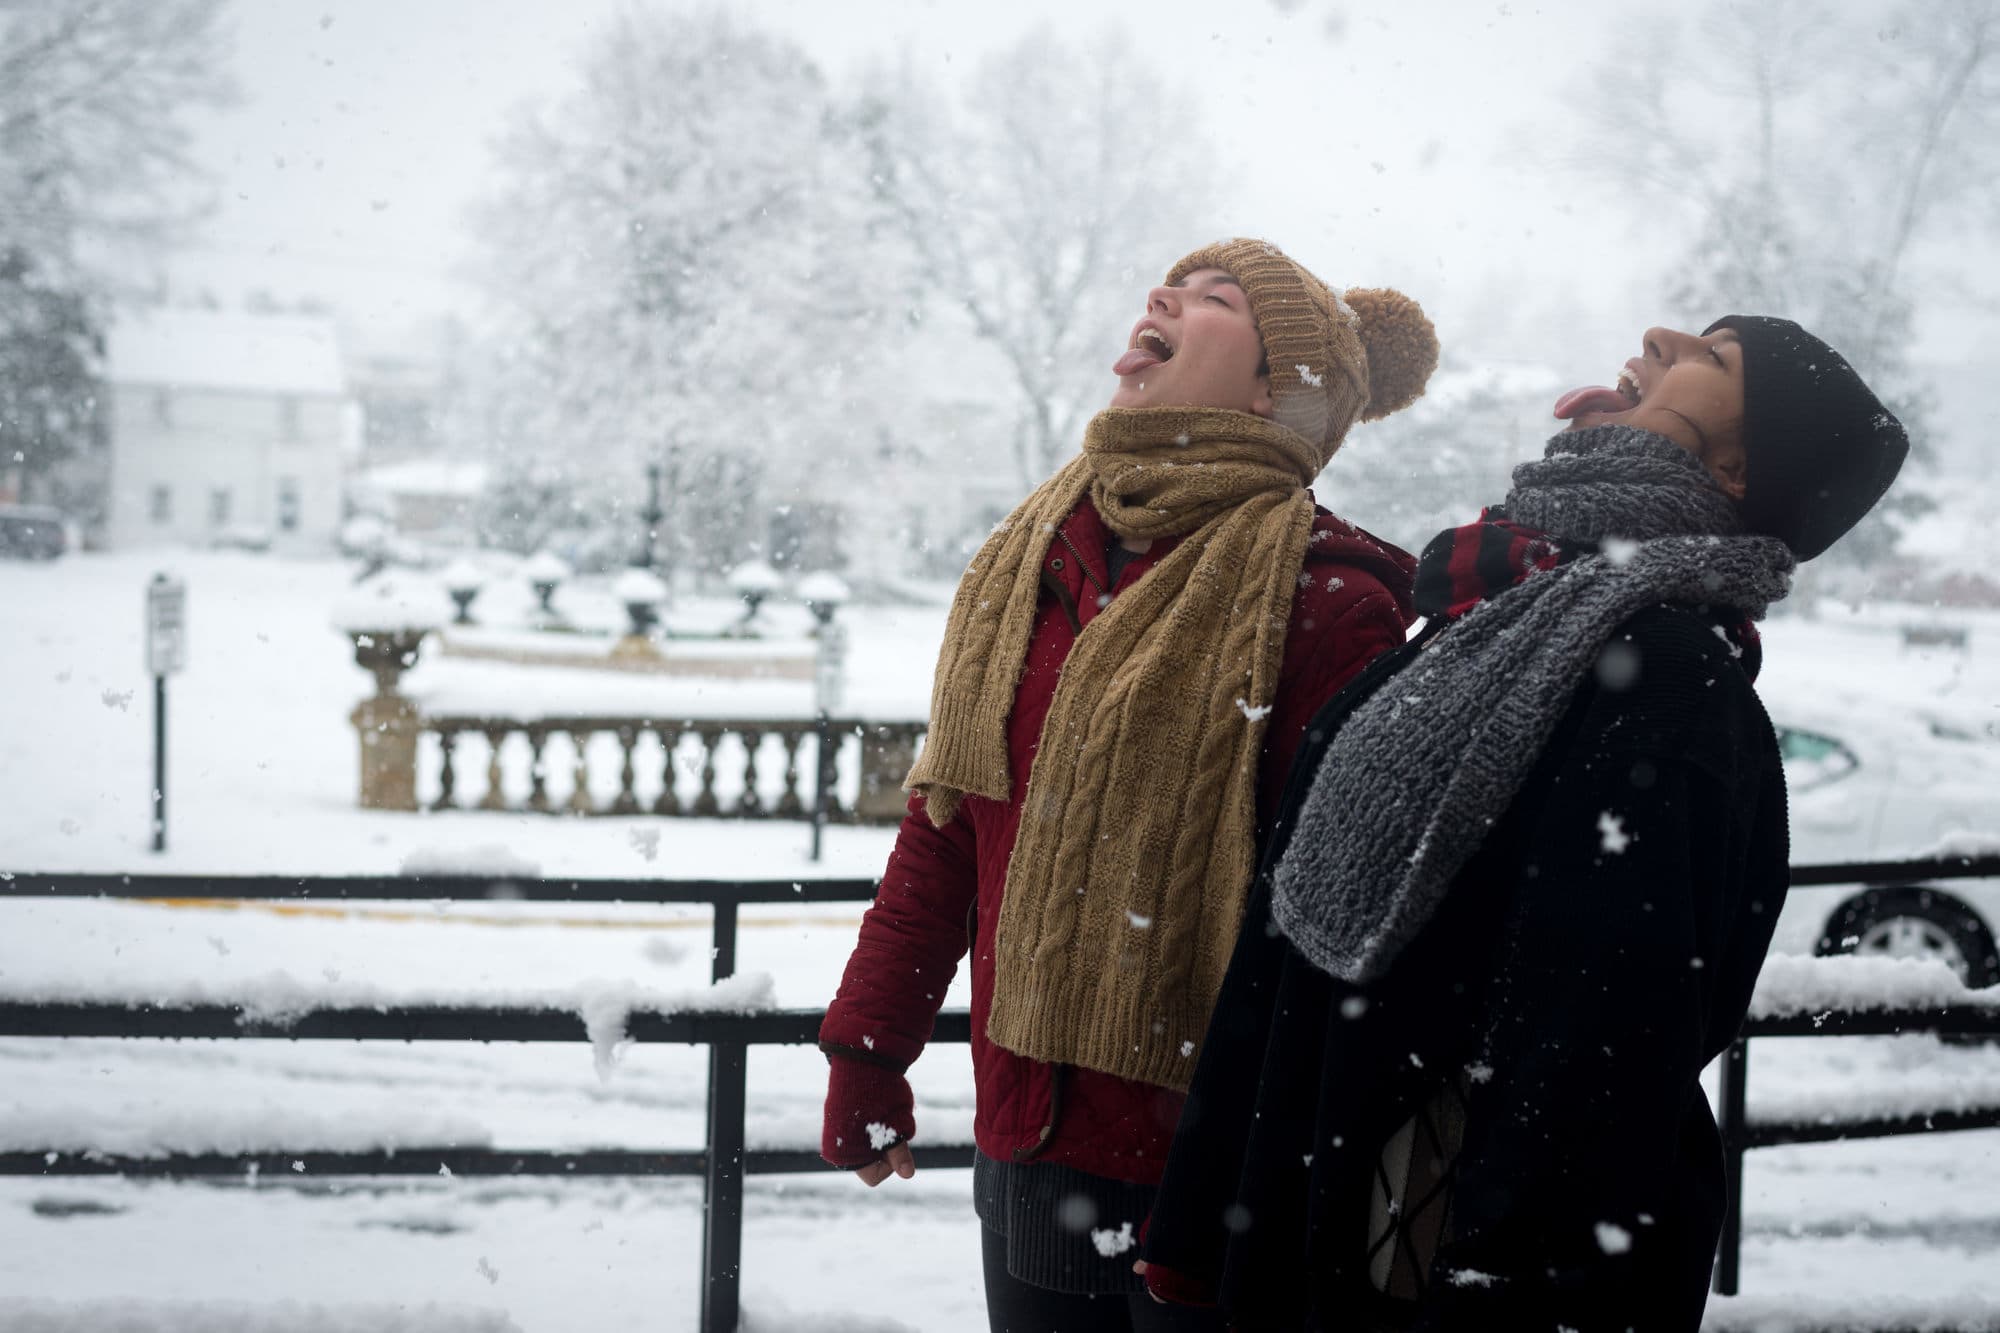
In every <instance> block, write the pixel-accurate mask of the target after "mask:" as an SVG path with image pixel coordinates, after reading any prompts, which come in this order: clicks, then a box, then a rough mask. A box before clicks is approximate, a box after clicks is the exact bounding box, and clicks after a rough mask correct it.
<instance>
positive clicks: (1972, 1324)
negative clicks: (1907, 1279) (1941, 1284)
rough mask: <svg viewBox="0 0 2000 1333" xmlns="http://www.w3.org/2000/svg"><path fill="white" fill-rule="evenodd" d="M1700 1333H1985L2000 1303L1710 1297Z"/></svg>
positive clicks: (1999, 1319) (1996, 1321) (1998, 1318)
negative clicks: (1871, 1332) (1889, 1332)
mask: <svg viewBox="0 0 2000 1333" xmlns="http://www.w3.org/2000/svg"><path fill="white" fill-rule="evenodd" d="M1701 1327H1702V1333H1857V1331H1858V1330H1862V1329H1897V1330H1908V1333H1985V1330H1988V1329H1992V1328H1996V1327H2000V1302H1995V1301H1994V1300H1993V1298H1991V1297H1979V1296H1975V1295H1970V1294H1968V1295H1963V1296H1940V1297H1932V1298H1929V1299H1922V1298H1916V1297H1907V1296H1904V1297H1876V1296H1834V1297H1828V1296H1808V1295H1801V1294H1785V1295H1779V1294H1758V1295H1751V1296H1711V1297H1709V1299H1708V1312H1707V1314H1706V1315H1704V1316H1703V1318H1702V1321H1701Z"/></svg>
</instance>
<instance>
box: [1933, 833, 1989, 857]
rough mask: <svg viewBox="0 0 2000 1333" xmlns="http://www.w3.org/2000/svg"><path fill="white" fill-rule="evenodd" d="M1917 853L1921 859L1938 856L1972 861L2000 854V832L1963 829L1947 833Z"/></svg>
mask: <svg viewBox="0 0 2000 1333" xmlns="http://www.w3.org/2000/svg"><path fill="white" fill-rule="evenodd" d="M1916 855H1917V858H1918V859H1920V860H1921V859H1923V858H1926V857H1936V858H1937V859H1938V860H1940V861H1957V860H1961V859H1963V860H1968V861H1970V860H1975V859H1977V858H1979V857H1982V856H2000V833H1969V832H1965V831H1963V830H1961V831H1959V832H1956V833H1947V834H1945V835H1944V836H1943V837H1942V838H1939V839H1938V840H1937V841H1936V842H1934V843H1932V844H1931V845H1930V846H1929V847H1926V848H1924V850H1923V851H1921V852H1918V853H1917V854H1916Z"/></svg>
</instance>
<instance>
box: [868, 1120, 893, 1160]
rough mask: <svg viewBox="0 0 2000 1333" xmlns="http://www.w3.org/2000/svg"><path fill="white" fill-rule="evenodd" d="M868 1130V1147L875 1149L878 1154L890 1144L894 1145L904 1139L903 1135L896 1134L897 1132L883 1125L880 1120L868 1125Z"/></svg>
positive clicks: (870, 1122)
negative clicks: (898, 1140)
mask: <svg viewBox="0 0 2000 1333" xmlns="http://www.w3.org/2000/svg"><path fill="white" fill-rule="evenodd" d="M867 1130H868V1146H869V1147H871V1148H873V1149H874V1150H875V1151H876V1152H881V1151H882V1150H883V1149H884V1148H886V1147H888V1146H889V1145H890V1144H892V1143H894V1142H895V1141H896V1140H897V1139H899V1138H901V1137H902V1135H900V1134H898V1133H896V1131H895V1130H893V1129H891V1128H889V1127H888V1126H887V1125H885V1124H883V1123H882V1122H881V1121H879V1120H871V1121H869V1122H868V1125H867Z"/></svg>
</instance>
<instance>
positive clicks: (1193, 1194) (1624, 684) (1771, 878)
mask: <svg viewBox="0 0 2000 1333" xmlns="http://www.w3.org/2000/svg"><path fill="white" fill-rule="evenodd" d="M1643 343H1644V353H1643V355H1641V356H1639V357H1635V358H1634V359H1633V360H1631V361H1630V362H1628V363H1627V364H1626V367H1625V369H1624V370H1623V371H1622V372H1621V374H1620V382H1619V384H1618V386H1617V387H1615V388H1599V389H1583V390H1578V391H1576V392H1574V393H1571V394H1567V395H1564V397H1563V398H1562V399H1561V400H1560V401H1559V402H1558V403H1557V404H1556V415H1557V416H1558V417H1561V418H1567V419H1568V421H1569V427H1568V428H1567V429H1566V430H1564V431H1563V432H1562V433H1560V434H1558V435H1556V436H1555V438H1554V439H1552V440H1551V441H1550V442H1549V445H1548V448H1547V450H1546V452H1545V454H1544V456H1543V458H1542V459H1541V460H1539V461H1537V462H1531V463H1527V464H1524V465H1522V466H1521V467H1519V468H1517V469H1516V470H1515V473H1514V486H1513V489H1512V490H1511V491H1510V492H1509V493H1508V495H1507V497H1506V500H1505V501H1504V502H1503V503H1502V504H1501V505H1500V506H1498V507H1495V508H1490V509H1488V510H1486V511H1485V512H1484V513H1483V514H1482V515H1481V517H1480V519H1479V521H1478V522H1475V523H1472V524H1469V525H1467V526H1465V527H1462V528H1458V529H1454V530H1450V531H1447V532H1444V533H1441V534H1440V535H1439V536H1438V537H1437V538H1436V539H1435V540H1434V541H1432V542H1431V544H1430V545H1429V547H1428V548H1427V549H1426V550H1425V552H1424V554H1423V556H1422V559H1421V561H1420V564H1419V571H1418V578H1417V590H1416V597H1417V604H1418V610H1419V611H1420V612H1421V613H1422V614H1423V615H1425V616H1426V617H1427V618H1428V620H1427V624H1426V626H1425V629H1424V631H1423V632H1422V633H1421V634H1420V635H1418V636H1417V637H1416V638H1415V639H1413V640H1412V641H1411V643H1409V644H1408V645H1406V646H1405V647H1404V648H1402V649H1400V650H1398V651H1397V652H1396V653H1392V654H1389V655H1387V656H1385V657H1383V658H1381V659H1378V661H1377V662H1376V663H1375V664H1374V665H1373V666H1371V667H1370V669H1369V670H1368V671H1367V672H1364V673H1363V675H1362V676H1361V677H1360V678H1358V679H1357V680H1356V682H1355V683H1354V684H1352V685H1350V686H1349V687H1348V688H1347V689H1346V690H1344V691H1343V692H1342V694H1341V695H1340V696H1339V697H1338V698H1336V699H1335V700H1334V701H1333V702H1332V703H1330V704H1329V705H1328V706H1327V708H1326V709H1324V710H1322V711H1321V713H1320V714H1319V715H1318V716H1317V717H1316V718H1315V719H1314V721H1313V723H1312V725H1311V727H1310V728H1309V730H1308V734H1307V741H1306V744H1305V745H1304V746H1303V747H1302V748H1301V750H1300V752H1299V756H1298V758H1297V761H1296V763H1295V766H1294V768H1293V770H1292V774H1291V777H1290V779H1289V781H1288V784H1287V789H1286V793H1285V796H1284V798H1283V801H1282V803H1281V807H1280V812H1279V814H1278V816H1277V819H1276V822H1275V826H1274V830H1273V834H1272V836H1271V838H1270V840H1269V841H1268V842H1267V844H1266V855H1265V858H1264V860H1263V861H1262V863H1261V866H1260V871H1259V874H1258V877H1257V881H1256V884H1255V887H1254V889H1253V893H1252V897H1251V901H1250V903H1249V906H1248V908H1247V914H1246V918H1245V923H1244V928H1243V931H1242V933H1241V935H1240V936H1239V940H1238V944H1237V950H1236V953H1235V956H1234V957H1233V958H1232V960H1231V964H1230V969H1229V972H1228V974H1227V976H1226V978H1225V981H1224V983H1223V989H1222V992H1221V995H1220V997H1219V999H1218V1001H1217V1004H1216V1008H1215V1011H1214V1018H1213V1020H1212V1024H1211V1027H1210V1030H1209V1034H1208V1039H1207V1042H1206V1044H1205V1046H1204V1048H1203V1055H1202V1061H1201V1065H1200V1068H1199V1069H1198V1070H1197V1071H1196V1074H1195V1079H1194V1083H1193V1085H1192V1087H1191V1089H1190V1092H1189V1095H1188V1101H1187V1105H1186V1107H1185V1109H1184V1111H1183V1115H1182V1119H1181V1122H1180V1126H1179V1129H1178V1132H1177V1135H1176V1139H1175V1143H1174V1147H1173V1149H1172V1151H1171V1153H1170V1156H1169V1160H1168V1164H1167V1169H1166V1172H1165V1175H1164V1179H1163V1183H1162V1186H1161V1192H1160V1196H1159V1199H1158V1202H1157V1204H1156V1206H1155V1208H1154V1211H1153V1214H1152V1217H1151V1220H1150V1224H1149V1233H1148V1238H1147V1243H1146V1247H1145V1260H1144V1262H1143V1264H1142V1265H1141V1267H1142V1269H1143V1271H1144V1272H1145V1274H1146V1277H1147V1282H1148V1286H1149V1287H1150V1289H1151V1290H1152V1291H1153V1292H1154V1294H1155V1295H1156V1296H1160V1297H1163V1298H1170V1299H1175V1300H1180V1301H1186V1302H1190V1303H1219V1304H1220V1305H1221V1306H1222V1307H1223V1310H1224V1312H1225V1313H1226V1314H1227V1316H1228V1317H1229V1319H1230V1321H1231V1324H1232V1327H1234V1328H1236V1329H1239V1330H1245V1331H1255V1330H1266V1329H1285V1330H1303V1329H1378V1328H1381V1329H1390V1328H1395V1329H1401V1328H1419V1329H1426V1330H1467V1331H1468V1333H1469V1331H1471V1330H1479V1331H1480V1333H1484V1331H1485V1330H1492V1329H1508V1330H1524V1331H1525V1330H1554V1329H1557V1328H1567V1329H1574V1330H1578V1331H1579V1333H1595V1331H1596V1330H1660V1331H1662V1333H1667V1331H1675V1333H1678V1331H1681V1330H1685V1331H1686V1333H1693V1330H1695V1329H1696V1328H1697V1327H1698V1326H1699V1324H1700V1321H1701V1315H1702V1310H1703V1307H1704V1304H1705V1301H1706V1296H1707V1288H1708V1278H1709V1272H1710V1265H1711V1261H1712V1258H1713V1256H1714V1253H1715V1246H1716V1241H1717V1238H1718V1235H1719V1233H1720V1226H1721V1218H1722V1212H1723V1189H1724V1182H1723V1170H1722V1156H1721V1147H1720V1140H1719V1137H1718V1135H1717V1132H1716V1127H1715V1121H1714V1118H1713V1116H1712V1115H1711V1113H1710V1111H1709V1107H1708V1104H1707V1101H1706V1099H1705V1097H1704V1095H1703V1093H1702V1090H1701V1087H1700V1084H1699V1081H1698V1080H1699V1076H1700V1073H1701V1071H1702V1069H1703V1068H1704V1067H1705V1066H1706V1065H1707V1064H1708V1063H1709V1062H1710V1061H1711V1060H1713V1059H1715V1058H1716V1057H1717V1056H1718V1055H1719V1054H1720V1053H1721V1052H1722V1051H1723V1050H1724V1049H1725V1048H1726V1047H1727V1046H1728V1045H1729V1043H1730V1042H1731V1041H1732V1040H1733V1039H1734V1037H1735V1036H1736V1033H1737V1031H1738V1030H1739V1028H1740V1026H1741V1024H1742V1021H1743V1018H1744V1014H1745V1012H1746V1011H1747V1008H1748V1006H1749V1002H1750V995H1751V989H1752V985H1753V983H1754V982H1755V980H1756V976H1757V972H1758V969H1759V967H1760V966H1761V964H1762V962H1763V958H1764V953H1765V950H1766V948H1767V946H1768V944H1769V942H1770V937H1771V931H1772V927H1773V925H1774V924H1775V923H1776V921H1777V918H1778V912H1779V909H1780V908H1781V907H1782V906H1783V903H1784V898H1785V893H1786V888H1787V863H1788V834H1787V825H1786V809H1785V786H1784V775H1783V770H1782V768H1781V766H1780V762H1779V754H1778V748H1777V741H1776V738H1775V735H1774V733H1773V731H1772V727H1771V723H1770V721H1769V719H1768V718H1767V717H1766V715H1765V712H1764V709H1763V706H1762V704H1761V703H1760V702H1759V701H1758V698H1757V695H1756V692H1755V690H1754V689H1753V687H1752V682H1753V680H1754V679H1755V677H1756V672H1757V666H1758V662H1759V658H1760V648H1759V643H1758V639H1757V635H1756V631H1755V628H1754V622H1755V621H1756V620H1757V619H1758V618H1760V617H1761V616H1762V615H1763V614H1764V611H1765V608H1766V607H1767V606H1768V605H1769V604H1770V603H1771V602H1773V601H1776V600H1777V599H1778V598H1780V597H1783V596H1784V595H1785V592H1786V589H1787V586H1788V582H1789V578H1790V575H1791V571H1792V569H1793V566H1794V564H1795V562H1796V561H1798V560H1807V559H1811V558H1813V557H1814V556H1817V555H1819V554H1820V553H1821V552H1823V551H1824V550H1826V548H1827V547H1829V546H1830V545H1832V544H1833V542H1834V541H1836V540H1837V539H1838V538H1839V537H1840V536H1841V535H1842V534H1843V533H1845V532H1846V531H1847V530H1848V529H1849V528H1851V527H1852V526H1853V525H1854V524H1855V523H1857V522H1858V521H1859V520H1860V519H1861V518H1862V517H1863V516H1864V515H1866V514H1867V513H1868V511H1869V510H1870V509H1871V508H1872V507H1873V506H1874V505H1875V503H1876V502H1877V501H1878V500H1879V499H1881V497H1882V495H1883V494H1884V493H1885V492H1886V491H1887V489H1888V487H1889V484H1890V482H1891V481H1892V480H1893V479H1894V478H1895V476H1896V473H1897V471H1898V469H1899V468H1900V467H1901V465H1902V461H1903V458H1904V455H1905V454H1906V453H1907V451H1908V440H1907V437H1906V435H1905V433H1904V431H1903V428H1902V426H1901V425H1900V423H1898V422H1897V420H1896V419H1895V417H1894V416H1893V415H1892V414H1891V413H1890V412H1888V411H1887V410H1886V409H1885V408H1884V407H1883V406H1882V404H1881V403H1880V402H1879V401H1878V400H1877V398H1876V397H1875V395H1874V394H1873V393H1871V392H1870V391H1869V389H1868V387H1867V386H1866V385H1865V384H1864V383H1863V382H1862V380H1861V378H1860V377H1859V375H1857V374H1856V373H1855V371H1854V370H1853V368H1852V367H1851V366H1849V365H1848V363H1847V362H1846V361H1845V360H1844V359H1842V358H1841V357H1840V356H1839V355H1838V354H1837V353H1836V352H1834V351H1833V349H1832V348H1830V347H1828V346H1827V345H1826V344H1825V343H1823V342H1821V341H1820V340H1819V339H1817V338H1815V337H1814V336H1813V335H1811V334H1809V333H1807V332H1806V331H1805V330H1804V329H1802V328H1800V327H1799V326H1798V325H1797V324H1794V323H1791V322H1790V321H1787V320H1781V319H1771V318H1765V317H1761V316H1738V315H1732V316H1729V317H1726V318H1724V319H1721V320H1718V321H1716V322H1715V323H1714V324H1713V325H1711V326H1710V327H1709V328H1708V329H1707V330H1705V331H1704V332H1703V333H1702V334H1700V335H1692V334H1686V333H1677V332H1673V331H1670V330H1666V329H1652V330H1649V331H1648V332H1647V333H1646V335H1645V337H1644V339H1643Z"/></svg>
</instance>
